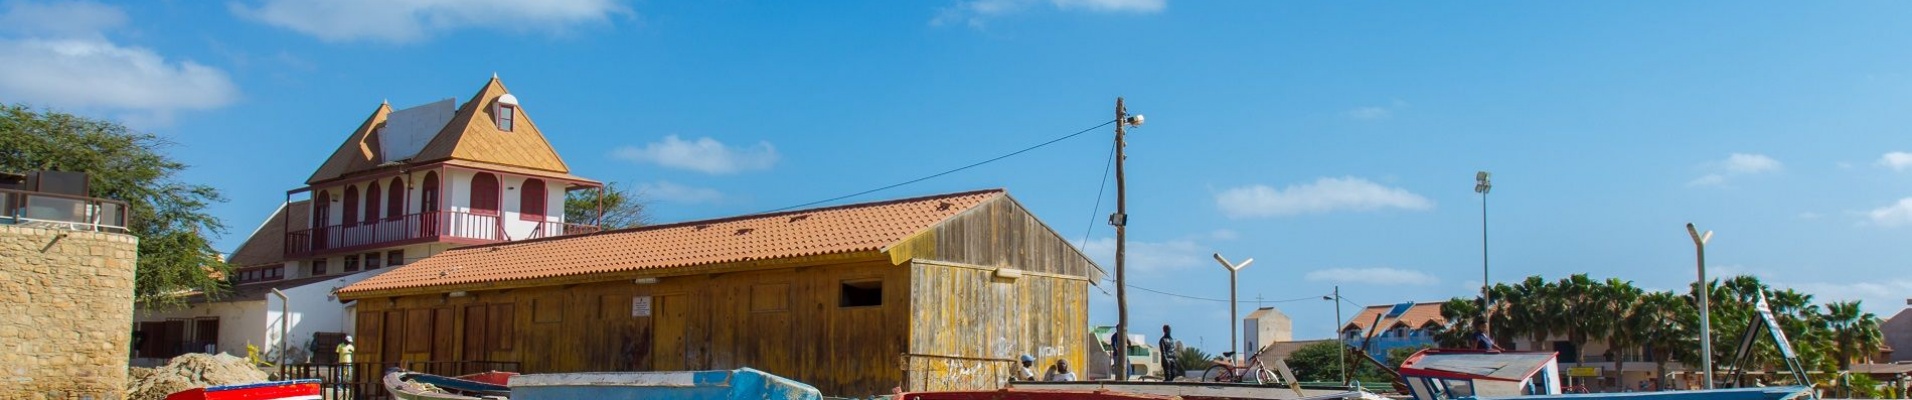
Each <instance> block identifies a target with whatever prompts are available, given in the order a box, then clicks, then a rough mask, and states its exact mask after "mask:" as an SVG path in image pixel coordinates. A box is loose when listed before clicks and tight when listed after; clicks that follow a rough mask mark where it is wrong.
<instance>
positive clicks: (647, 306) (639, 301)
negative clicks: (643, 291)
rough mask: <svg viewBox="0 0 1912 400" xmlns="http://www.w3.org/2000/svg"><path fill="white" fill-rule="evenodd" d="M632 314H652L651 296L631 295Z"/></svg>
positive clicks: (638, 315) (635, 315)
mask: <svg viewBox="0 0 1912 400" xmlns="http://www.w3.org/2000/svg"><path fill="white" fill-rule="evenodd" d="M631 316H632V317H649V316H651V296H634V297H631Z"/></svg>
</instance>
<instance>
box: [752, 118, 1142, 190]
mask: <svg viewBox="0 0 1912 400" xmlns="http://www.w3.org/2000/svg"><path fill="white" fill-rule="evenodd" d="M1113 123H1115V120H1113V119H1112V120H1108V121H1107V122H1103V123H1102V124H1100V125H1096V126H1091V127H1089V128H1088V129H1083V130H1080V131H1076V133H1071V134H1068V135H1063V136H1062V137H1058V138H1055V139H1049V141H1047V142H1042V143H1041V144H1037V145H1035V146H1029V147H1025V148H1023V149H1022V150H1016V151H1013V152H1010V153H1009V154H1004V155H1000V156H996V157H995V158H991V159H988V160H982V161H978V162H976V163H974V164H969V165H964V166H961V167H957V168H956V169H952V170H948V171H943V172H938V173H935V174H932V175H930V176H925V177H921V178H916V179H911V180H907V181H902V182H898V183H895V184H891V185H889V186H884V187H879V188H875V189H870V190H865V191H861V192H856V193H851V194H846V195H842V196H837V197H831V198H828V199H823V200H817V201H812V202H809V203H803V204H798V205H794V206H789V207H784V208H779V209H775V210H770V211H764V213H773V212H778V211H784V210H790V209H795V208H803V207H809V206H813V205H818V204H823V203H828V202H832V201H837V200H843V199H847V198H851V197H857V196H862V195H866V194H870V193H876V192H880V191H884V190H889V189H894V188H896V187H899V186H903V185H908V184H912V183H917V182H922V181H926V180H930V179H935V178H936V177H940V176H943V175H949V174H952V173H956V172H958V171H962V170H966V169H970V168H975V167H977V166H981V165H983V164H988V163H992V162H996V161H997V160H1001V159H1004V158H1009V157H1012V156H1015V155H1017V154H1022V153H1026V152H1028V151H1030V150H1035V149H1038V148H1042V147H1043V146H1048V145H1051V144H1055V143H1056V142H1060V141H1063V140H1065V139H1068V138H1072V137H1076V136H1078V135H1081V134H1084V133H1089V131H1093V130H1096V129H1101V128H1102V127H1104V126H1109V124H1113Z"/></svg>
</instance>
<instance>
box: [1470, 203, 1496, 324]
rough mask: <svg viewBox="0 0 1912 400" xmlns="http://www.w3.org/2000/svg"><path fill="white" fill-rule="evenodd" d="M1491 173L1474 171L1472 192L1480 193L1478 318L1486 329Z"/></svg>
mask: <svg viewBox="0 0 1912 400" xmlns="http://www.w3.org/2000/svg"><path fill="white" fill-rule="evenodd" d="M1493 175H1494V174H1492V173H1489V172H1487V171H1480V172H1475V173H1474V193H1480V320H1481V326H1483V327H1486V328H1488V329H1492V328H1493V327H1492V326H1490V325H1488V324H1490V323H1492V322H1490V321H1488V320H1490V319H1492V318H1488V315H1489V313H1490V311H1489V310H1490V309H1491V308H1490V307H1491V305H1492V304H1493V302H1492V301H1491V300H1489V297H1488V294H1487V293H1488V292H1487V192H1489V191H1492V190H1494V181H1493V179H1491V178H1492V177H1493ZM1482 333H1483V334H1485V333H1486V332H1482Z"/></svg>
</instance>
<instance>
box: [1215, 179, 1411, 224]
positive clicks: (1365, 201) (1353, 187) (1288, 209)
mask: <svg viewBox="0 0 1912 400" xmlns="http://www.w3.org/2000/svg"><path fill="white" fill-rule="evenodd" d="M1215 204H1216V205H1218V206H1220V207H1221V209H1222V213H1223V214H1227V215H1228V216H1229V217H1233V218H1250V217H1273V216H1284V215H1295V214H1310V213H1325V212H1332V211H1342V210H1348V211H1370V210H1379V209H1389V208H1392V209H1403V210H1426V209H1431V208H1434V202H1433V201H1431V200H1428V199H1427V198H1426V197H1421V195H1417V194H1414V193H1413V192H1409V191H1407V190H1406V189H1401V188H1391V187H1386V186H1381V185H1379V184H1375V183H1374V182H1369V181H1368V180H1366V179H1361V178H1355V177H1344V178H1321V179H1317V180H1315V181H1314V183H1307V184H1300V185H1289V186H1288V187H1287V188H1283V189H1280V190H1276V189H1274V188H1271V187H1268V186H1265V185H1250V186H1243V187H1238V188H1233V189H1228V190H1224V191H1222V192H1221V193H1220V194H1217V195H1216V196H1215Z"/></svg>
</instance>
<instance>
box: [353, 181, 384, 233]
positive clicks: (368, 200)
mask: <svg viewBox="0 0 1912 400" xmlns="http://www.w3.org/2000/svg"><path fill="white" fill-rule="evenodd" d="M379 197H383V196H379V193H378V182H376V181H375V182H372V184H370V185H365V218H361V219H359V220H360V221H365V223H366V224H371V223H373V222H377V221H378V198H379Z"/></svg>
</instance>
